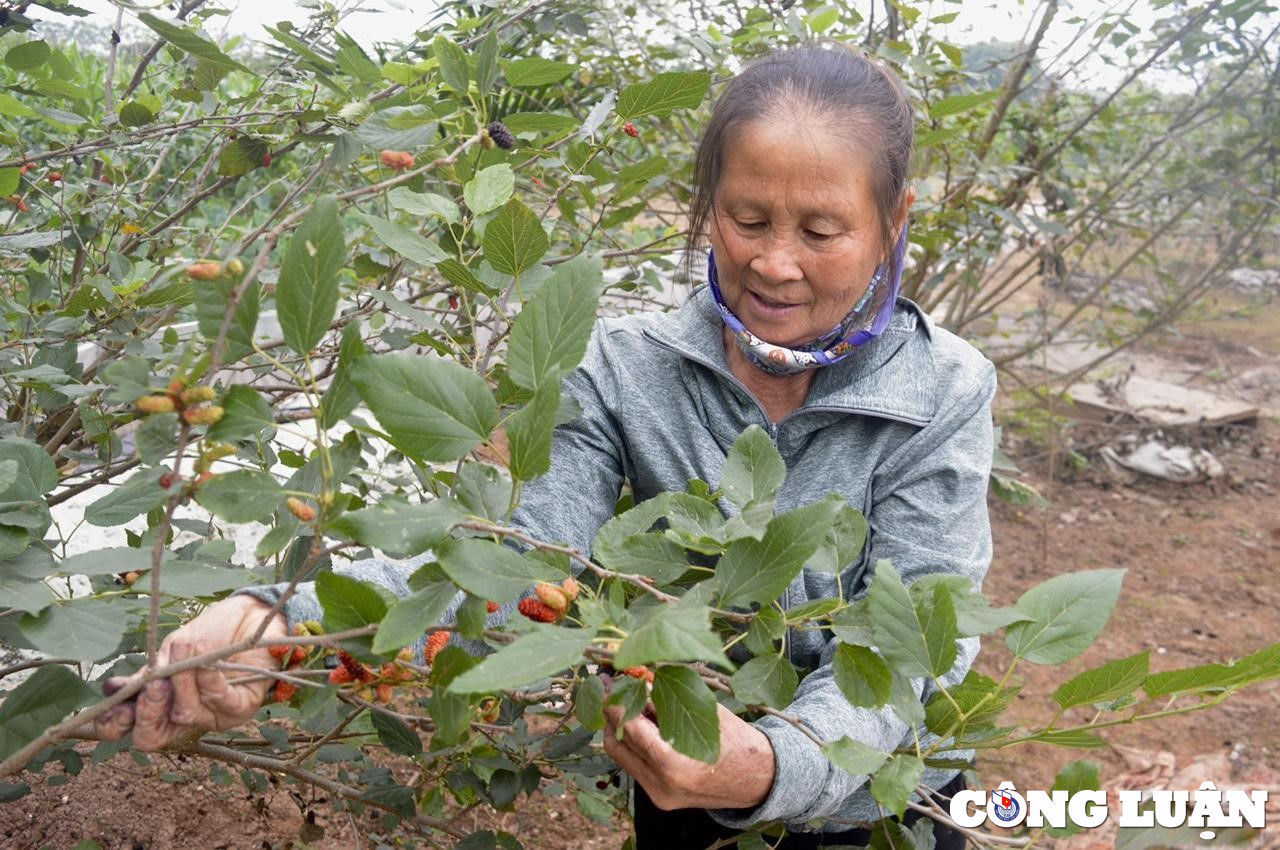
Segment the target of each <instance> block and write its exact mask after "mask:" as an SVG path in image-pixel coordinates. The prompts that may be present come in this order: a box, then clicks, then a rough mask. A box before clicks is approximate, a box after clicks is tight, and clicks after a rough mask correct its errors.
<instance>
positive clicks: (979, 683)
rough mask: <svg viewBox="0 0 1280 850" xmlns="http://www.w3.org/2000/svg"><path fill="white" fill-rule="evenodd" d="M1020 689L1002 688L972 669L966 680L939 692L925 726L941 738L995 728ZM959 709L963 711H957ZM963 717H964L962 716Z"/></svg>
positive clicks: (931, 700)
mask: <svg viewBox="0 0 1280 850" xmlns="http://www.w3.org/2000/svg"><path fill="white" fill-rule="evenodd" d="M1019 690H1020V687H1010V688H1001V687H1000V683H999V682H997V681H995V680H994V679H992V678H991V677H989V676H984V675H983V674H981V673H979V672H977V671H976V670H970V671H969V672H968V673H967V674H966V675H965V677H964V681H962V682H960V683H959V684H958V685H950V686H949V687H948V688H947V693H945V694H944V693H941V692H938V693H935V694H933V695H932V696H930V697H929V702H928V704H927V705H926V706H925V713H924V714H925V724H926V725H927V726H928V727H929V730H930V731H932V732H934V733H935V734H937V735H938V736H939V737H943V738H947V737H957V738H963V737H965V736H966V735H969V734H972V733H974V732H981V731H985V730H988V729H991V728H992V727H993V725H994V724H995V722H996V721H997V720H998V719H999V718H1000V715H1001V714H1003V713H1004V711H1005V709H1007V708H1008V707H1009V706H1010V705H1012V704H1013V700H1014V698H1015V697H1017V695H1018V691H1019ZM957 707H958V708H959V711H957ZM961 714H963V715H964V717H963V718H962V717H961Z"/></svg>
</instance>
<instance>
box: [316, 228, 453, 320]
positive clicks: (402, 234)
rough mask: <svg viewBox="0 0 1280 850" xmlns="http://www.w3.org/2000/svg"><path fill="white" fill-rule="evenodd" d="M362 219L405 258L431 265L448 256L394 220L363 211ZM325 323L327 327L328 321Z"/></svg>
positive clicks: (383, 240)
mask: <svg viewBox="0 0 1280 850" xmlns="http://www.w3.org/2000/svg"><path fill="white" fill-rule="evenodd" d="M364 220H365V221H367V222H368V223H369V227H370V228H371V229H372V230H373V232H374V234H375V235H376V236H377V237H378V239H379V241H381V242H382V244H383V245H386V246H387V247H388V248H390V249H391V250H392V251H395V252H396V253H397V254H399V255H400V256H402V257H404V258H405V259H406V260H412V261H413V262H415V263H417V264H418V265H420V266H433V265H435V264H436V263H438V262H440V261H441V260H446V259H448V258H449V255H448V254H446V253H445V252H444V249H443V248H441V247H440V246H439V245H437V244H436V243H434V242H432V241H431V240H430V239H428V238H427V237H425V236H423V235H422V234H420V233H418V232H417V231H416V230H412V229H410V228H408V227H405V226H404V225H403V224H396V223H395V222H394V221H387V220H386V219H385V218H378V217H377V216H376V215H369V214H368V213H365V216H364ZM325 324H326V327H327V326H328V322H326V323H325Z"/></svg>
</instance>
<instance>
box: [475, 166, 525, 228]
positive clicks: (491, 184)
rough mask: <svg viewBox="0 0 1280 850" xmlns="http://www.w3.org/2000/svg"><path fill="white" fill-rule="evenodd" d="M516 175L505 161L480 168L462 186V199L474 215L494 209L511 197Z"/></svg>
mask: <svg viewBox="0 0 1280 850" xmlns="http://www.w3.org/2000/svg"><path fill="white" fill-rule="evenodd" d="M515 188H516V175H515V172H514V171H512V170H511V166H510V165H507V164H506V163H505V162H500V163H498V164H497V165H491V166H489V167H488V168H482V169H481V170H480V171H479V172H477V173H476V176H475V177H473V178H471V179H470V180H468V181H467V182H466V184H465V185H464V186H463V187H462V199H463V200H464V201H466V203H467V209H469V210H471V212H472V213H474V214H475V215H483V214H484V213H487V212H491V211H492V210H496V209H497V208H498V207H500V206H502V205H503V204H505V203H506V202H507V201H509V200H510V199H511V193H512V192H514V191H515Z"/></svg>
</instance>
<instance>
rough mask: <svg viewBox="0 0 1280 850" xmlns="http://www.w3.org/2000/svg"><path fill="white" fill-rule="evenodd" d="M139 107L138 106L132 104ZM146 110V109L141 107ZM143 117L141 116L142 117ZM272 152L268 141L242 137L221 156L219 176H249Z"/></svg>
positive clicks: (219, 159) (122, 112) (149, 119)
mask: <svg viewBox="0 0 1280 850" xmlns="http://www.w3.org/2000/svg"><path fill="white" fill-rule="evenodd" d="M130 105H133V106H137V104H130ZM141 108H143V109H144V110H145V107H141ZM140 117H141V116H140ZM124 120H125V115H124V109H123V108H122V109H121V112H120V121H121V123H123V122H124ZM151 120H152V119H151V114H150V112H148V113H147V116H146V117H145V118H144V119H143V120H142V121H140V122H139V126H140V125H141V124H146V123H149V122H150V121H151ZM270 152H271V145H270V143H269V142H267V140H266V139H259V138H255V137H254V136H241V137H240V138H238V139H236V140H235V141H233V142H232V143H231V144H229V145H227V146H226V147H225V148H223V150H222V153H221V155H219V157H218V174H219V175H220V176H222V177H240V176H241V175H244V174H248V173H249V172H250V171H253V170H254V169H255V168H261V167H262V158H263V157H265V156H266V155H267V154H268V153H270Z"/></svg>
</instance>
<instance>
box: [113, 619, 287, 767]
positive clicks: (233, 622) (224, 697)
mask: <svg viewBox="0 0 1280 850" xmlns="http://www.w3.org/2000/svg"><path fill="white" fill-rule="evenodd" d="M270 611H271V606H270V605H267V603H265V602H263V601H261V600H260V599H255V598H254V597H252V596H232V597H230V598H228V599H224V600H222V601H221V602H216V603H214V604H213V605H210V606H209V607H207V608H205V609H204V610H203V611H202V612H200V614H199V615H198V616H197V617H195V618H194V619H193V620H191V622H189V623H187V624H186V625H184V626H182V627H181V628H179V629H178V630H177V631H175V632H173V633H172V634H170V635H169V636H168V637H167V638H165V640H164V643H163V644H161V646H160V649H159V651H158V652H157V654H156V655H157V657H156V663H157V665H159V666H164V665H166V664H169V663H171V662H175V661H182V660H184V659H187V658H190V657H192V656H195V655H203V654H204V653H206V652H212V651H214V650H216V649H219V648H220V647H225V646H229V645H230V644H233V643H236V642H238V641H242V640H245V639H247V638H250V637H252V636H253V635H254V633H255V632H256V631H257V630H258V626H259V625H260V624H261V623H262V619H263V617H265V616H266V615H267V614H268V613H270ZM287 635H288V627H287V625H286V623H285V618H284V615H283V614H275V615H273V616H272V620H271V622H270V623H269V624H268V626H267V629H266V631H265V632H263V635H262V636H263V637H264V638H278V637H285V636H287ZM227 660H228V661H230V662H233V663H235V664H247V665H251V666H254V667H263V668H266V669H268V670H275V669H279V667H280V663H279V662H278V661H276V660H275V659H274V658H272V657H271V653H270V651H269V650H268V649H267V647H257V648H255V649H250V650H247V651H245V652H241V653H237V654H236V655H232V656H231V657H230V658H228V659H227ZM136 675H140V674H135V677H136ZM248 675H249V674H246V673H236V674H233V677H235V678H245V677H247V676H248ZM129 681H130V679H128V678H125V677H117V678H112V679H108V680H107V682H106V684H105V687H104V690H105V691H106V693H107V694H108V695H110V694H113V693H115V692H116V691H118V690H120V688H122V687H124V685H125V684H126V683H128V682H129ZM272 684H273V681H272V680H271V679H256V680H254V681H244V682H235V683H232V682H230V681H228V679H227V677H226V675H224V674H223V673H222V671H220V670H214V669H211V668H208V667H199V668H196V669H194V670H185V671H183V672H181V673H175V674H174V675H173V676H172V677H171V678H168V679H156V680H154V681H152V682H149V683H147V685H146V686H145V687H144V688H143V689H142V690H141V691H140V692H139V693H138V695H137V697H136V699H135V700H131V701H128V702H124V703H121V704H120V705H118V706H115V707H114V708H112V709H111V710H110V711H107V712H105V713H104V714H102V715H101V716H99V717H98V718H97V720H95V721H94V726H95V728H96V731H97V732H98V734H99V735H100V736H101V737H102V738H103V739H105V740H109V741H114V740H118V739H120V738H122V737H124V736H125V735H126V734H128V732H129V731H130V730H133V745H134V746H135V747H137V748H138V749H140V750H158V749H160V748H162V747H165V746H167V745H169V744H170V743H172V742H173V741H175V740H176V739H178V738H180V737H184V736H186V735H188V734H190V733H197V734H198V733H199V732H206V731H210V730H213V731H221V730H223V729H231V728H233V727H235V726H239V725H241V724H242V723H246V722H248V721H249V720H251V719H252V718H253V716H254V714H256V713H257V711H258V709H259V708H260V707H261V706H262V701H263V699H265V698H266V695H267V691H268V690H270V689H271V686H272Z"/></svg>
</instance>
